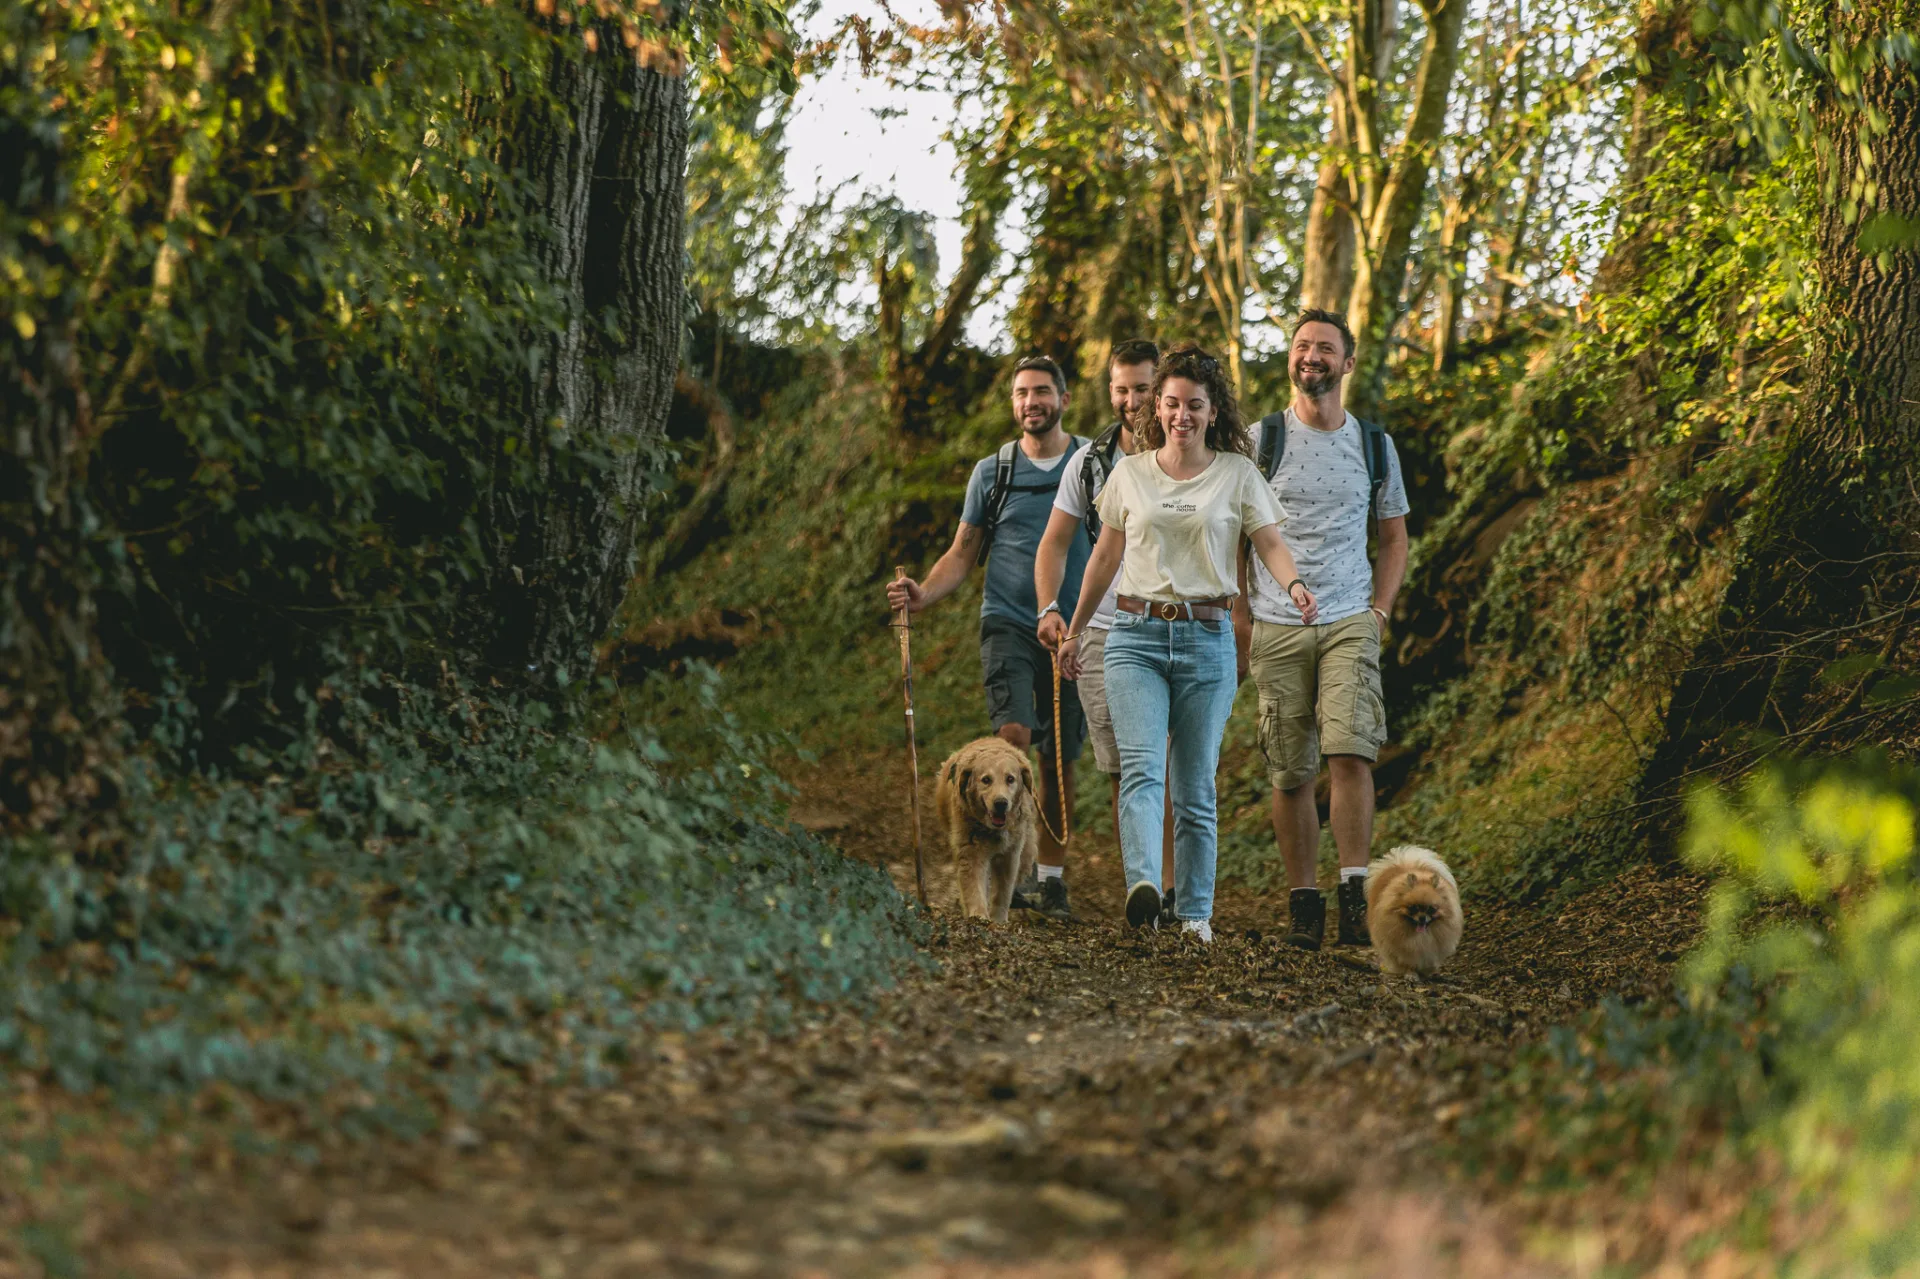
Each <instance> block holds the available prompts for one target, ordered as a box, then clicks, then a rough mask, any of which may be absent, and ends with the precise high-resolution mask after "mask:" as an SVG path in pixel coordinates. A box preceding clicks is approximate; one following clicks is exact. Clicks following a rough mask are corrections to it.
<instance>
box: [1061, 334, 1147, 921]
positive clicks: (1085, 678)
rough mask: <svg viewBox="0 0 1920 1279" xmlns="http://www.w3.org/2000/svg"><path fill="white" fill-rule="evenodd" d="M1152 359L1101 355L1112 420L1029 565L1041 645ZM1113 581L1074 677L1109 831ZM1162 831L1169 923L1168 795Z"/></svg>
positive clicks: (1126, 348)
mask: <svg viewBox="0 0 1920 1279" xmlns="http://www.w3.org/2000/svg"><path fill="white" fill-rule="evenodd" d="M1159 362H1160V348H1159V347H1157V346H1155V345H1154V344H1153V343H1152V342H1149V341H1147V340H1146V339H1145V338H1135V339H1133V340H1132V341H1129V342H1121V343H1119V344H1118V345H1117V346H1115V347H1114V348H1113V353H1112V354H1111V355H1110V356H1108V357H1107V402H1108V403H1109V404H1111V405H1112V406H1113V422H1112V423H1111V424H1110V425H1109V426H1108V427H1107V429H1106V430H1104V431H1102V432H1101V433H1100V434H1099V435H1097V436H1095V437H1094V439H1093V443H1092V444H1090V445H1088V446H1087V447H1086V448H1084V449H1082V450H1081V451H1080V464H1079V466H1078V467H1077V468H1076V469H1075V470H1073V471H1071V472H1069V473H1068V474H1067V475H1066V477H1065V478H1063V479H1062V480H1061V481H1060V491H1059V493H1058V494H1057V495H1056V496H1055V497H1054V499H1053V515H1052V517H1051V518H1050V519H1049V520H1048V521H1047V531H1046V534H1045V535H1044V536H1043V537H1041V539H1040V552H1039V554H1038V555H1037V556H1035V558H1034V563H1033V579H1034V580H1033V593H1034V597H1035V598H1036V599H1038V600H1039V601H1040V621H1039V625H1038V626H1037V627H1036V628H1035V633H1036V634H1037V635H1038V636H1039V637H1040V642H1041V643H1042V644H1044V645H1046V646H1047V648H1048V649H1050V650H1051V649H1058V648H1059V647H1060V641H1061V639H1062V638H1063V637H1065V635H1066V633H1067V618H1069V617H1071V616H1072V615H1073V606H1072V605H1071V604H1067V603H1064V602H1062V599H1061V592H1060V584H1061V581H1062V580H1063V579H1064V577H1065V576H1066V565H1067V554H1068V550H1069V548H1070V547H1071V546H1072V545H1073V541H1074V538H1075V536H1076V535H1077V534H1082V533H1084V535H1085V537H1086V539H1087V541H1088V544H1089V545H1091V544H1092V543H1095V542H1098V541H1099V540H1100V514H1099V512H1098V511H1097V510H1095V509H1094V502H1095V500H1096V499H1098V498H1099V496H1100V490H1101V489H1102V488H1104V487H1106V483H1107V476H1109V475H1111V474H1113V468H1114V467H1115V466H1117V465H1118V464H1119V462H1120V459H1121V458H1123V457H1127V456H1130V455H1131V454H1132V453H1133V452H1134V450H1135V449H1136V448H1138V447H1139V445H1138V442H1137V440H1136V438H1135V436H1134V432H1133V422H1134V421H1135V420H1136V419H1137V418H1139V417H1140V415H1142V414H1143V413H1148V412H1151V406H1152V403H1153V370H1154V366H1155V365H1156V364H1158V363H1159ZM1119 589H1120V586H1119V579H1118V578H1115V579H1114V585H1113V586H1111V587H1110V588H1108V590H1107V598H1106V599H1104V600H1102V601H1101V602H1100V608H1099V610H1098V611H1097V612H1096V613H1095V614H1094V615H1093V621H1092V623H1091V624H1090V626H1089V628H1088V630H1087V633H1086V635H1085V636H1084V637H1083V638H1082V639H1081V642H1080V661H1081V665H1082V667H1083V670H1082V672H1081V675H1080V678H1079V680H1078V681H1077V683H1078V684H1079V687H1080V708H1081V710H1082V711H1083V712H1084V713H1085V715H1086V719H1087V735H1088V737H1089V738H1091V739H1092V742H1093V763H1094V767H1096V768H1098V769H1099V770H1100V771H1101V772H1103V773H1105V774H1106V775H1107V777H1108V778H1109V779H1110V780H1111V781H1112V783H1113V829H1114V832H1115V836H1116V838H1117V837H1118V833H1119V830H1120V745H1119V742H1118V741H1117V740H1116V739H1115V737H1114V735H1113V717H1112V716H1111V715H1110V714H1109V713H1108V712H1107V686H1106V673H1105V669H1104V666H1103V662H1102V656H1103V650H1104V648H1105V646H1106V637H1107V631H1108V630H1109V629H1111V628H1112V626H1113V613H1114V597H1115V596H1116V594H1117V593H1118V592H1119ZM1164 826H1165V829H1164V831H1163V834H1162V841H1163V842H1162V849H1161V866H1160V878H1161V884H1162V887H1163V889H1164V890H1165V891H1164V892H1163V893H1162V895H1161V903H1162V910H1161V914H1162V916H1163V917H1164V918H1163V923H1164V924H1165V926H1167V927H1172V926H1173V923H1174V915H1173V910H1174V906H1173V799H1172V796H1171V795H1169V796H1168V799H1167V810H1166V818H1165V823H1164Z"/></svg>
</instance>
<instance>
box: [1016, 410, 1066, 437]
mask: <svg viewBox="0 0 1920 1279" xmlns="http://www.w3.org/2000/svg"><path fill="white" fill-rule="evenodd" d="M1060 412H1061V410H1060V406H1059V405H1055V406H1054V407H1053V408H1051V409H1049V410H1047V412H1046V414H1045V416H1043V417H1033V416H1031V415H1029V414H1026V413H1021V414H1018V415H1017V416H1018V420H1019V423H1020V429H1021V430H1023V431H1025V432H1026V433H1027V434H1028V435H1045V434H1046V433H1047V432H1049V431H1051V430H1052V429H1053V428H1054V427H1056V426H1058V425H1060Z"/></svg>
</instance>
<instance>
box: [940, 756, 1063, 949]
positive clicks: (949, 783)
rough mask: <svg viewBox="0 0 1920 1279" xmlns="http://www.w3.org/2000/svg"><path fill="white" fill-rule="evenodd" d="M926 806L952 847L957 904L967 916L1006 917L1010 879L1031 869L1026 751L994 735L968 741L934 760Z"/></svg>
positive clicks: (1033, 826)
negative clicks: (936, 775) (936, 766)
mask: <svg viewBox="0 0 1920 1279" xmlns="http://www.w3.org/2000/svg"><path fill="white" fill-rule="evenodd" d="M933 805H934V811H935V812H937V813H939V815H940V823H941V825H943V826H945V827H946V829H947V843H948V844H949V845H950V846H951V847H952V849H953V871H954V875H955V877H956V878H957V879H958V880H959V881H960V909H961V910H962V911H963V912H965V913H966V915H967V916H968V917H969V918H985V919H991V920H992V921H993V922H994V923H996V924H1004V923H1006V922H1007V905H1008V903H1009V902H1011V901H1012V900H1013V889H1014V885H1016V884H1018V883H1019V882H1020V881H1021V880H1022V879H1025V878H1026V877H1027V876H1028V875H1030V874H1032V873H1033V868H1034V865H1035V863H1036V862H1037V861H1038V860H1039V857H1040V832H1039V826H1038V823H1037V821H1036V820H1035V818H1036V816H1037V814H1038V811H1039V810H1038V808H1037V807H1036V801H1035V799H1034V795H1033V769H1032V768H1031V767H1030V766H1029V765H1028V764H1027V757H1026V755H1025V754H1023V753H1022V752H1021V751H1020V749H1019V748H1018V747H1016V746H1013V745H1011V744H1009V743H1008V742H1006V741H1003V740H1002V739H1000V738H998V737H981V738H977V739H975V740H974V741H971V742H968V743H967V744H966V745H965V746H962V747H961V748H960V749H959V750H957V751H955V752H954V753H953V754H951V755H949V756H948V757H947V762H946V763H944V764H942V765H941V766H940V780H939V782H938V784H937V785H935V787H934V792H933Z"/></svg>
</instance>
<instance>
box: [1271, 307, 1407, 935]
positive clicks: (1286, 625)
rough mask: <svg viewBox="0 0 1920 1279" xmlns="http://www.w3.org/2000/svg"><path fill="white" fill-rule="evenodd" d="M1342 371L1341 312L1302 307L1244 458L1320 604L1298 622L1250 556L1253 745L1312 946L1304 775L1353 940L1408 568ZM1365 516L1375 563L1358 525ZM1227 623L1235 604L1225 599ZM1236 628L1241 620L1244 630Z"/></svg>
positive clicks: (1294, 909) (1395, 466) (1346, 338)
mask: <svg viewBox="0 0 1920 1279" xmlns="http://www.w3.org/2000/svg"><path fill="white" fill-rule="evenodd" d="M1352 371H1353V333H1352V331H1351V330H1350V329H1348V327H1347V322H1346V317H1345V316H1342V315H1340V314H1338V313H1336V312H1332V311H1319V310H1313V311H1307V312H1306V313H1305V314H1303V315H1302V316H1301V317H1300V319H1299V321H1298V322H1296V323H1295V325H1294V332H1293V342H1292V345H1291V347H1290V349H1289V351H1288V354H1287V376H1288V378H1289V379H1290V380H1291V381H1292V383H1293V387H1294V393H1293V403H1292V405H1291V407H1289V408H1288V409H1287V411H1286V412H1285V413H1284V414H1274V415H1272V416H1270V417H1267V418H1263V419H1262V420H1261V422H1260V423H1259V425H1257V426H1256V427H1255V428H1254V441H1253V445H1254V456H1255V458H1256V459H1257V460H1259V462H1260V463H1261V469H1262V470H1263V471H1264V472H1265V473H1266V475H1267V477H1268V483H1269V484H1271V485H1272V487H1273V491H1274V494H1275V495H1276V496H1278V497H1279V498H1280V499H1281V500H1282V502H1284V503H1285V505H1286V508H1287V512H1288V517H1289V518H1288V520H1287V526H1286V530H1285V536H1286V539H1287V546H1288V548H1289V549H1290V550H1291V551H1292V552H1293V558H1294V562H1295V564H1297V565H1298V568H1299V573H1300V579H1301V580H1302V581H1303V582H1305V583H1306V586H1307V589H1308V590H1310V591H1312V592H1313V597H1314V598H1315V599H1316V600H1318V601H1319V603H1320V615H1319V617H1318V619H1317V620H1316V621H1315V622H1314V624H1313V625H1311V626H1309V625H1306V624H1305V623H1303V622H1302V621H1301V618H1300V610H1299V609H1297V608H1295V607H1294V605H1293V601H1292V599H1291V598H1289V596H1288V593H1287V588H1288V586H1290V584H1289V583H1280V582H1276V581H1274V580H1273V576H1272V575H1271V574H1270V573H1268V572H1267V570H1266V566H1265V565H1264V564H1260V563H1258V562H1257V561H1256V562H1255V563H1254V565H1253V570H1252V579H1251V581H1250V583H1248V585H1249V586H1250V587H1251V590H1247V591H1243V592H1242V593H1241V596H1240V598H1241V599H1242V600H1244V601H1246V606H1247V608H1248V609H1249V610H1250V611H1251V614H1252V617H1251V623H1252V626H1251V629H1252V636H1251V643H1250V645H1249V654H1248V655H1249V663H1248V664H1249V666H1250V668H1251V670H1252V674H1253V678H1254V682H1255V683H1256V684H1257V685H1258V686H1259V689H1260V748H1261V750H1262V751H1263V752H1264V753H1265V755H1266V758H1267V776H1268V779H1269V780H1270V781H1271V782H1272V783H1273V833H1274V838H1275V839H1276V840H1277V841H1278V843H1279V845H1280V855H1281V858H1282V859H1283V860H1284V861H1285V862H1286V866H1287V879H1288V882H1289V885H1290V887H1291V888H1292V892H1291V893H1289V895H1288V901H1287V914H1288V917H1289V928H1288V932H1287V940H1288V941H1289V942H1291V943H1292V944H1293V945H1296V946H1299V947H1302V948H1304V949H1307V950H1318V949H1319V947H1320V942H1321V939H1322V937H1323V936H1324V935H1325V930H1326V900H1325V899H1324V898H1323V897H1322V896H1321V894H1320V889H1319V887H1318V886H1317V883H1316V871H1317V866H1316V862H1317V860H1318V855H1319V851H1320V817H1319V813H1318V811H1317V810H1316V808H1315V806H1314V801H1313V779H1314V776H1315V774H1316V773H1318V772H1319V771H1320V757H1321V755H1322V754H1323V753H1324V754H1325V756H1326V759H1327V767H1328V770H1329V772H1330V774H1331V782H1332V790H1333V803H1332V812H1331V820H1330V822H1329V825H1331V826H1332V828H1333V842H1334V845H1335V847H1336V848H1337V849H1338V851H1339V855H1340V887H1339V904H1340V926H1339V941H1340V944H1341V945H1358V946H1365V945H1369V944H1370V939H1369V937H1368V936H1367V899H1366V876H1367V858H1368V854H1369V852H1370V850H1371V848H1372V844H1373V761H1374V760H1376V759H1378V758H1379V754H1380V747H1381V745H1382V744H1384V743H1385V741H1386V739H1387V720H1386V704H1385V699H1384V698H1383V697H1382V695H1381V687H1380V637H1381V633H1382V631H1383V630H1384V628H1385V627H1386V624H1387V618H1388V617H1389V616H1391V614H1392V612H1393V599H1394V596H1395V595H1397V594H1398V593H1399V591H1400V583H1401V580H1402V579H1403V578H1404V577H1405V576H1406V570H1407V520H1406V515H1407V490H1406V484H1405V482H1404V480H1403V479H1402V478H1401V474H1400V459H1399V456H1398V454H1396V453H1395V451H1394V447H1393V440H1392V438H1391V437H1389V436H1388V435H1387V434H1386V432H1384V431H1381V430H1380V429H1379V428H1378V427H1375V426H1372V425H1370V424H1368V423H1364V422H1362V421H1360V419H1358V418H1356V417H1354V415H1353V414H1351V413H1349V412H1347V411H1346V409H1345V408H1343V407H1341V400H1340V391H1341V384H1342V383H1343V382H1344V381H1345V379H1346V375H1347V374H1348V373H1351V372H1352ZM1369 514H1371V515H1372V516H1373V517H1374V518H1375V520H1377V522H1378V541H1379V560H1378V564H1377V565H1376V564H1372V563H1369V562H1368V557H1367V523H1368V516H1369ZM1236 621H1237V622H1239V623H1240V624H1241V625H1242V626H1243V627H1244V625H1245V621H1246V618H1245V614H1244V613H1240V612H1239V611H1238V606H1236ZM1243 634H1244V631H1243Z"/></svg>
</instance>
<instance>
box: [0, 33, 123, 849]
mask: <svg viewBox="0 0 1920 1279" xmlns="http://www.w3.org/2000/svg"><path fill="white" fill-rule="evenodd" d="M33 19H34V12H33V10H31V9H29V8H26V7H24V6H23V7H21V8H19V9H17V10H15V11H14V12H13V14H12V15H10V16H9V17H8V18H7V19H5V28H0V49H5V50H7V51H8V52H9V55H10V56H8V58H7V60H6V61H5V62H4V63H0V104H4V106H5V110H4V113H3V114H0V236H4V239H5V243H6V248H5V249H4V250H0V252H4V253H5V255H6V258H7V260H8V262H9V265H10V266H11V267H13V268H14V269H15V272H16V274H15V275H14V276H13V278H12V279H10V280H9V281H8V284H9V294H10V299H9V301H10V305H9V307H8V308H7V309H8V311H9V312H10V314H8V316H7V318H6V322H5V323H4V324H3V325H0V420H3V421H5V423H6V426H7V429H6V434H5V442H4V444H0V833H4V834H7V835H15V836H17V835H20V834H24V833H28V832H42V831H48V830H51V829H53V828H55V827H57V826H59V825H61V824H62V823H63V822H64V821H66V820H67V819H69V818H73V817H78V816H84V815H85V814H87V813H90V812H97V811H98V810H100V809H103V808H105V807H107V806H109V805H111V804H112V803H113V802H114V801H115V800H116V799H117V797H118V793H119V788H118V786H117V785H116V780H115V779H116V774H115V770H114V759H115V755H116V751H115V748H116V745H117V732H116V725H117V715H116V709H117V708H116V705H115V702H114V698H113V690H112V685H111V681H110V680H109V679H108V675H107V670H106V664H105V662H104V661H103V660H102V658H101V655H100V647H99V644H98V641H97V639H96V636H95V612H94V597H93V587H94V581H95V572H94V567H93V564H92V562H91V556H90V553H89V546H88V537H87V526H88V523H89V521H88V518H87V514H86V511H85V509H84V507H83V500H82V497H81V493H80V480H81V476H82V474H83V472H84V469H85V449H86V444H87V436H88V435H89V433H90V432H89V431H88V429H87V425H88V413H87V408H88V406H87V400H86V396H85V393H84V392H83V391H82V390H81V389H80V382H79V367H78V360H77V354H76V350H75V336H76V335H75V322H74V302H75V293H76V290H77V288H78V282H77V281H76V280H75V279H74V276H73V272H72V263H71V262H70V261H69V260H68V257H67V254H66V251H65V249H64V247H63V246H62V244H61V243H60V241H59V239H58V238H57V233H56V232H55V231H54V230H53V228H56V227H58V226H59V224H60V221H61V218H62V216H63V215H62V206H63V205H64V204H65V203H66V177H65V174H64V173H63V172H62V169H61V161H62V150H63V147H62V135H61V127H60V121H59V119H58V118H57V116H56V114H55V110H54V108H53V106H52V104H51V103H49V102H48V101H47V99H46V96H45V94H44V93H43V91H42V90H41V87H40V86H39V85H38V83H36V81H35V79H34V76H33V74H32V71H31V69H30V68H29V67H28V66H27V65H25V58H26V56H27V55H28V53H29V51H31V50H35V49H37V48H38V47H39V41H38V38H37V33H36V32H33V31H32V30H31V28H32V26H33V25H34V22H33ZM7 28H10V29H7ZM95 833H96V835H98V834H99V832H98V830H97V829H96V832H95Z"/></svg>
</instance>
